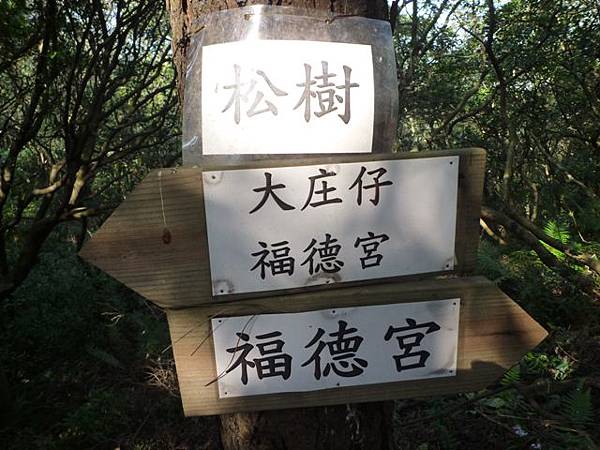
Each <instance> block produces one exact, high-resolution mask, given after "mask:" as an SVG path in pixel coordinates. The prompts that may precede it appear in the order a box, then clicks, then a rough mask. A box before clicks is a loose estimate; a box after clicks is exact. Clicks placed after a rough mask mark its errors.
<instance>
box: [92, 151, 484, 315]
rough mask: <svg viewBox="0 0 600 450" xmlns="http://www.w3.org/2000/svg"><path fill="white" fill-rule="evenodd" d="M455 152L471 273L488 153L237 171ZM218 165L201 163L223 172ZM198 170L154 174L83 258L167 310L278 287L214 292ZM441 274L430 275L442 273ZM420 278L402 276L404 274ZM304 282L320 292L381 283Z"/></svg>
mask: <svg viewBox="0 0 600 450" xmlns="http://www.w3.org/2000/svg"><path fill="white" fill-rule="evenodd" d="M451 155H458V156H459V157H460V167H459V188H458V212H457V217H458V219H457V233H456V242H455V259H456V267H455V271H456V272H460V273H469V272H471V271H472V270H473V269H474V267H475V264H476V257H477V244H478V222H479V210H480V206H481V191H482V185H483V175H484V167H485V151H484V150H482V149H462V150H449V151H440V152H423V153H400V154H378V155H375V154H373V155H368V156H366V155H348V156H339V155H338V156H320V157H314V158H304V159H294V160H268V161H266V160H261V161H254V162H248V163H244V164H243V165H241V166H236V167H231V166H228V167H227V169H228V170H231V169H236V168H240V169H241V168H261V167H287V166H299V165H311V164H332V163H338V164H339V163H345V162H360V161H381V160H394V159H412V158H435V157H443V156H451ZM223 168H224V167H223V166H211V167H206V168H205V170H207V171H209V170H221V169H223ZM203 203H204V200H203V193H202V170H201V169H199V168H178V169H161V170H155V171H153V172H151V173H150V174H149V175H148V176H147V177H146V178H145V179H144V181H143V182H142V183H140V185H138V187H137V188H136V189H135V190H134V191H133V192H132V193H131V194H130V196H129V197H128V198H127V199H126V200H125V202H123V204H122V205H121V206H120V207H119V208H118V209H117V210H116V211H115V212H114V213H113V214H112V216H111V217H109V219H108V220H107V221H106V222H105V224H104V225H103V226H102V228H101V229H100V230H99V231H97V232H96V233H95V235H94V236H93V238H92V239H91V240H90V241H88V242H87V243H86V244H85V246H84V248H83V250H82V251H81V252H80V255H81V256H82V257H83V258H84V259H85V260H87V261H88V262H90V263H92V264H94V265H95V266H97V267H99V268H100V269H102V270H104V271H105V272H107V273H108V274H110V275H111V276H113V277H115V278H116V279H117V280H119V281H121V282H122V283H124V284H126V285H127V286H129V287H130V288H132V289H134V290H135V291H137V292H138V293H140V294H141V295H143V296H144V297H146V298H148V299H149V300H151V301H153V302H154V303H156V304H158V305H160V306H163V307H166V308H183V307H190V306H197V305H201V304H206V303H210V302H213V301H231V300H236V299H240V298H249V297H256V296H258V295H261V296H264V295H273V294H275V293H276V292H261V293H251V294H237V295H224V296H219V297H218V299H215V300H213V298H212V296H211V291H212V289H211V279H210V267H209V261H208V259H209V258H208V244H207V240H206V239H207V238H206V222H205V220H204V204H203ZM452 272H454V271H451V272H439V273H435V274H428V276H431V275H438V274H447V273H452ZM422 277H423V276H409V277H402V279H407V280H410V279H415V278H422ZM396 279H398V277H396V278H392V279H377V280H369V281H358V282H351V283H340V284H329V285H325V286H324V285H320V286H314V287H304V288H299V289H295V290H289V291H286V292H289V293H293V292H298V291H300V290H322V289H331V288H333V287H339V286H340V285H346V286H353V285H364V284H370V283H374V282H377V283H381V282H383V281H391V280H396Z"/></svg>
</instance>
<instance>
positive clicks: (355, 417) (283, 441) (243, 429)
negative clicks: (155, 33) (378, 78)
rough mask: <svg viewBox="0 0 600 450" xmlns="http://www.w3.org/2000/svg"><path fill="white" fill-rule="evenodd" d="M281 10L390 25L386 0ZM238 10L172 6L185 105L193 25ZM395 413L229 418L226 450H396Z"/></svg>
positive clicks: (351, 409) (386, 408) (216, 0)
mask: <svg viewBox="0 0 600 450" xmlns="http://www.w3.org/2000/svg"><path fill="white" fill-rule="evenodd" d="M239 3H240V4H243V5H244V6H250V5H254V4H271V5H272V4H273V2H272V1H254V0H250V1H248V2H243V3H242V2H239ZM276 4H277V5H279V6H294V7H298V8H306V9H322V10H327V11H332V12H334V13H338V14H343V15H356V16H363V17H369V18H373V19H381V20H387V19H388V4H387V1H386V0H345V1H338V0H283V1H282V2H276ZM236 7H238V2H236V1H235V0H205V1H201V0H167V9H168V11H169V15H170V18H171V28H172V37H173V59H174V62H175V66H176V68H177V74H178V85H177V87H178V92H179V98H180V101H182V100H183V83H182V74H183V73H185V65H186V53H187V49H188V46H189V42H190V35H189V34H190V32H191V31H190V24H191V23H192V20H194V19H196V18H198V17H200V16H202V15H203V14H207V13H210V12H213V11H218V10H223V9H228V8H236ZM392 413H393V403H392V402H375V403H368V404H358V405H341V406H329V407H320V408H304V409H293V410H279V411H266V412H257V413H243V414H242V413H238V414H229V415H223V416H221V439H222V444H223V447H224V449H225V450H275V449H286V450H320V449H323V450H325V449H343V450H388V449H391V448H393V445H392Z"/></svg>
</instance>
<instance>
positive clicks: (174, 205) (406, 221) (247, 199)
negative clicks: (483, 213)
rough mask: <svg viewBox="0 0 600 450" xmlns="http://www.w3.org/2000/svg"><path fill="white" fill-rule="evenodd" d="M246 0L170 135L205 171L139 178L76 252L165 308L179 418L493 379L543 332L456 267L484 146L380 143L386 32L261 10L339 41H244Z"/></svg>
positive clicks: (206, 39)
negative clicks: (402, 147) (423, 148)
mask: <svg viewBox="0 0 600 450" xmlns="http://www.w3.org/2000/svg"><path fill="white" fill-rule="evenodd" d="M267 10H268V11H270V10H269V9H267ZM248 11H250V12H251V14H250V13H244V12H243V11H242V12H240V11H237V12H232V13H219V14H218V15H216V16H214V17H213V18H212V19H211V20H213V22H214V23H213V22H211V21H210V20H209V21H208V22H207V24H206V25H205V27H204V30H205V31H204V32H203V33H205V34H204V35H203V36H202V38H196V40H195V41H194V42H195V43H194V48H193V51H192V52H191V55H192V57H191V62H190V64H189V67H188V77H187V81H186V83H188V84H187V85H186V104H185V107H184V143H183V146H184V160H186V161H187V162H194V163H200V164H201V167H185V168H177V169H161V170H156V171H153V172H151V173H150V174H149V175H148V176H147V177H146V178H145V179H144V181H143V182H142V183H141V184H140V185H139V186H138V187H137V188H136V189H135V191H134V192H133V193H132V194H131V195H130V196H129V198H127V200H126V201H125V202H124V203H123V204H122V205H121V206H120V207H119V208H118V209H117V210H116V211H115V213H114V214H113V215H112V216H111V217H110V218H109V219H108V220H107V222H106V223H105V224H104V225H103V227H102V228H101V229H100V230H99V231H98V232H97V233H96V234H95V235H94V237H93V238H92V239H91V240H90V241H89V242H87V243H86V245H85V246H84V248H83V250H82V251H81V253H80V254H81V256H82V257H83V258H84V259H86V260H87V261H89V262H90V263H92V264H94V265H96V266H97V267H99V268H101V269H102V270H104V271H106V272H107V273H109V274H111V275H112V276H113V277H115V278H116V279H118V280H120V281H121V282H123V283H124V284H126V285H127V286H129V287H130V288H132V289H134V290H136V291H137V292H138V293H140V294H141V295H143V296H145V297H146V298H148V299H149V300H151V301H153V302H154V303H156V304H157V305H159V306H161V307H163V308H165V309H166V312H167V317H168V321H169V327H170V332H171V339H172V343H173V350H174V355H175V362H176V365H177V373H178V378H179V384H180V389H181V394H182V400H183V407H184V411H185V414H186V415H208V414H223V413H230V412H240V411H258V410H267V409H281V408H292V407H305V406H318V405H332V404H340V403H349V402H353V403H356V402H369V401H378V400H386V399H395V398H402V397H415V396H429V395H437V394H447V393H455V392H464V391H471V390H476V389H480V388H483V387H485V386H487V385H489V384H490V383H492V382H493V381H494V380H495V379H496V378H497V377H498V376H500V375H501V374H502V372H503V371H504V370H506V369H507V368H509V367H510V366H511V365H513V364H515V363H516V362H517V361H518V360H519V358H520V357H521V356H522V355H523V354H524V353H525V352H527V351H528V350H530V349H531V348H532V347H534V346H535V345H537V344H538V343H539V342H540V341H541V340H542V339H544V337H545V336H546V332H545V331H544V330H543V328H542V327H540V326H539V325H538V324H537V323H536V322H535V321H534V320H533V319H532V318H531V317H529V316H528V315H527V314H526V313H525V312H524V311H523V310H522V309H521V308H520V307H519V306H517V305H516V304H515V302H513V301H512V300H511V299H510V298H508V297H507V296H506V295H504V294H503V293H502V292H501V291H500V290H499V289H498V288H497V287H496V286H495V285H494V284H493V283H491V282H489V281H487V280H485V279H484V278H481V277H464V275H468V274H471V273H472V272H473V270H474V268H475V265H476V256H477V245H478V240H479V239H478V231H479V212H480V208H481V197H482V189H483V177H484V167H485V151H483V150H482V149H462V150H452V151H443V152H424V153H400V154H390V153H385V152H386V151H388V150H389V145H387V146H385V145H384V146H380V145H381V143H386V144H389V143H390V142H389V141H390V135H389V131H390V124H392V125H393V123H394V120H392V118H393V116H394V114H393V111H395V100H390V99H393V98H394V97H393V95H392V96H390V89H391V92H393V89H394V88H393V86H395V82H394V81H393V80H394V77H395V70H394V66H393V64H390V61H391V60H393V51H392V46H391V33H390V30H389V26H388V25H387V24H385V25H382V24H381V23H379V22H377V21H369V20H367V19H356V20H355V19H353V21H351V22H346V23H345V24H344V23H340V22H335V25H334V26H333V28H331V29H327V31H326V32H324V31H323V29H322V27H323V26H324V25H323V24H325V23H329V24H331V23H333V21H330V22H323V21H321V22H319V20H320V19H317V18H315V17H316V16H315V17H302V16H300V15H297V14H292V13H291V12H289V13H285V14H283V15H282V16H281V17H279V16H277V14H278V13H273V14H274V16H272V17H271V16H269V18H268V21H267V22H268V23H269V24H271V25H272V26H273V27H275V28H277V29H278V30H280V31H281V33H284V34H285V33H292V32H293V31H290V30H294V29H295V28H294V27H296V28H298V29H305V27H306V26H309V25H311V24H312V25H314V24H319V27H321V28H317V30H321V31H316V33H320V32H321V33H324V34H323V36H338V37H339V39H340V42H324V41H326V40H327V39H325V38H323V39H321V40H319V39H315V40H294V39H293V36H292V35H286V39H287V40H286V41H283V40H277V39H276V38H277V36H273V35H269V40H258V41H253V42H252V44H250V43H248V42H244V41H241V40H239V39H238V41H239V42H238V41H236V39H233V38H232V37H231V36H229V35H228V33H229V31H230V29H229V28H228V27H227V26H226V24H227V23H228V22H227V21H228V20H232V21H233V22H235V23H236V24H238V25H240V24H244V22H243V21H250V22H252V21H253V20H254V19H252V15H253V14H254V12H256V11H258V10H254V9H250V10H248ZM286 11H287V10H286ZM245 14H250V18H249V19H248V18H243V17H245ZM286 14H289V17H287V18H286V17H283V16H285V15H286ZM286 21H289V24H294V27H291V25H289V24H288V23H287V22H286ZM233 22H232V23H233ZM375 22H376V23H375ZM211 23H212V24H213V25H214V24H215V23H216V24H217V25H218V26H215V28H214V30H213V31H214V33H215V34H211V26H210V24H211ZM286 24H287V25H286ZM300 24H302V26H301V25H300ZM252 26H254V27H255V28H256V29H263V28H261V27H260V23H258V22H257V23H254V25H252ZM353 26H355V27H356V30H358V31H359V32H357V33H355V34H356V35H355V36H354V35H352V30H353V28H352V27H353ZM369 30H371V32H372V33H370V31H369ZM238 31H239V30H238ZM238 31H236V32H238ZM240 33H241V32H240ZM238 34H239V33H238ZM242 34H243V33H242ZM373 36H375V38H374V37H373ZM238 37H239V36H238ZM373 39H375V41H372V40H373ZM196 41H198V42H196ZM382 42H383V44H381V43H382ZM379 44H381V45H379ZM274 61H277V62H278V63H282V62H283V64H275V63H274ZM298 70H300V75H299V76H300V78H301V79H300V80H299V81H294V78H293V77H294V76H298V73H297V71H298ZM244 77H246V78H244ZM302 77H304V78H302ZM334 78H335V82H334ZM390 80H391V81H390ZM391 86H392V87H391ZM386 93H387V94H386ZM267 94H268V96H269V97H267ZM378 102H380V103H381V105H383V106H382V107H381V108H376V107H374V106H377V105H378V104H379V103H378ZM198 107H200V110H201V113H196V112H195V111H196V109H195V108H198ZM224 123H228V125H227V126H224V125H223V124H224ZM378 128H382V129H384V130H383V131H384V134H385V136H384V137H383V138H381V139H380V137H381V136H380V135H378ZM274 132H275V134H273V133H274ZM379 151H381V152H383V153H380V154H377V153H378V152H379ZM259 153H263V154H265V155H271V156H268V157H267V156H263V157H261V158H257V159H256V160H252V158H253V156H252V155H255V154H259ZM274 153H279V154H282V153H284V154H290V153H291V154H295V157H294V158H289V159H287V158H286V159H282V158H274V157H273V156H272V155H273V154H274ZM298 153H328V154H327V155H322V154H321V155H319V156H314V155H309V156H307V155H306V154H305V155H303V156H300V155H298ZM334 153H336V154H335V155H333V154H334ZM240 155H242V156H243V157H242V156H240ZM212 157H215V158H214V159H211V158H212ZM457 276H460V277H457Z"/></svg>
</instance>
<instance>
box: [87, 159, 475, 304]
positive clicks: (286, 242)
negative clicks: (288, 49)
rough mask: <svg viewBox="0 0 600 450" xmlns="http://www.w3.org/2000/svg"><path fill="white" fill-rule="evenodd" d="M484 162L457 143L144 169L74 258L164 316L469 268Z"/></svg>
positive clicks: (473, 244) (471, 267) (470, 265)
mask: <svg viewBox="0 0 600 450" xmlns="http://www.w3.org/2000/svg"><path fill="white" fill-rule="evenodd" d="M484 166H485V151H483V150H481V149H465V150H454V151H443V152H427V153H425V152H424V153H418V154H417V153H404V154H392V155H382V154H379V155H374V154H371V155H346V156H340V155H338V156H328V157H319V158H312V159H310V158H309V159H289V160H279V161H274V160H269V161H266V160H265V161H255V162H252V163H245V164H244V165H243V166H241V167H231V166H229V167H210V168H204V169H202V170H201V169H199V168H178V169H162V170H155V171H153V172H151V173H150V174H149V175H148V176H147V177H146V178H145V179H144V181H143V182H142V183H141V184H140V185H138V186H137V188H136V189H135V190H134V191H133V192H132V193H131V194H130V195H129V197H128V198H127V199H126V200H125V201H124V202H123V204H122V205H121V206H120V207H119V208H117V210H116V211H115V212H114V213H113V214H112V216H111V217H110V218H109V219H108V220H107V221H106V223H105V224H104V225H103V226H102V227H101V229H100V230H99V231H98V232H96V233H95V235H94V236H93V238H92V239H91V240H90V241H88V242H87V243H86V244H85V246H84V248H83V250H82V251H81V253H80V255H81V256H82V257H83V258H84V259H85V260H87V261H88V262H90V263H92V264H94V265H96V266H97V267H99V268H100V269H102V270H103V271H105V272H107V273H108V274H110V275H112V276H113V277H114V278H116V279H117V280H119V281H121V282H123V283H124V284H125V285H127V286H128V287H130V288H132V289H134V290H135V291H137V292H138V293H140V294H141V295H143V296H144V297H146V298H148V299H149V300H151V301H153V302H154V303H156V304H158V305H159V306H162V307H165V308H182V307H191V306H198V305H201V304H206V303H211V302H213V301H230V300H235V299H239V298H247V297H257V296H266V295H273V294H277V293H284V292H285V293H293V292H304V291H306V290H316V289H324V288H330V287H332V286H335V287H338V286H342V285H346V286H347V285H362V284H367V283H373V282H375V281H378V282H380V281H382V280H387V281H393V280H397V279H406V278H407V277H412V278H414V277H419V276H424V275H425V274H428V275H432V274H433V275H435V274H449V273H469V272H471V271H472V270H473V269H474V267H475V264H476V254H477V244H478V229H479V228H478V227H479V211H480V205H481V195H482V186H483V175H484ZM311 241H312V242H311ZM267 257H268V258H271V259H268V258H267ZM318 257H321V258H322V259H321V261H319V260H317V258H318ZM274 259H275V260H274Z"/></svg>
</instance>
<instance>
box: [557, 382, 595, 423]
mask: <svg viewBox="0 0 600 450" xmlns="http://www.w3.org/2000/svg"><path fill="white" fill-rule="evenodd" d="M564 415H565V416H566V417H567V419H569V421H571V422H573V423H575V424H577V425H585V424H588V423H591V422H592V419H593V416H594V410H593V406H592V393H591V391H590V389H589V388H587V389H584V388H583V386H581V385H580V386H578V387H577V388H575V389H573V390H572V391H571V392H569V393H568V394H567V395H566V397H565V400H564Z"/></svg>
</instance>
